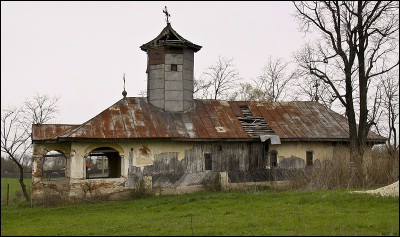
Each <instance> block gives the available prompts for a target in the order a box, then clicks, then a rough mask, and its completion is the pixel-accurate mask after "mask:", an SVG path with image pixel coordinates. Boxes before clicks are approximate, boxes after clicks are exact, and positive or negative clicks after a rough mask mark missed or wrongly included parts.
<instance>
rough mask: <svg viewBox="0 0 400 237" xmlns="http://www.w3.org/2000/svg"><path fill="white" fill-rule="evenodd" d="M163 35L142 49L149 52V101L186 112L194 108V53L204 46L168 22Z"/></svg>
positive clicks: (166, 109)
mask: <svg viewBox="0 0 400 237" xmlns="http://www.w3.org/2000/svg"><path fill="white" fill-rule="evenodd" d="M164 13H166V15H167V26H166V27H165V28H164V29H163V30H162V31H161V33H160V34H159V35H158V36H157V37H156V38H155V39H153V40H151V41H150V42H148V43H146V44H143V45H142V46H140V49H141V50H143V51H145V52H147V70H146V73H147V100H148V102H149V103H151V104H152V105H154V106H156V107H158V108H160V109H163V110H165V111H170V112H182V111H186V110H188V109H190V108H191V107H192V106H193V68H194V53H195V52H197V51H199V50H200V49H201V46H199V45H196V44H193V43H192V42H190V41H188V40H186V39H184V38H183V37H182V36H180V35H179V34H178V33H177V32H176V31H175V30H174V29H172V26H171V23H170V22H169V21H168V16H169V14H168V12H166V10H165V11H164Z"/></svg>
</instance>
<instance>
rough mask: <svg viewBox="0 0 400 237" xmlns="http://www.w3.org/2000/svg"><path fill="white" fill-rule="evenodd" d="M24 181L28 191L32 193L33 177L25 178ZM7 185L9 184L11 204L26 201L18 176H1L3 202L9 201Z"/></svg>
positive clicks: (3, 203)
mask: <svg viewBox="0 0 400 237" xmlns="http://www.w3.org/2000/svg"><path fill="white" fill-rule="evenodd" d="M24 183H25V185H26V189H27V190H28V193H29V194H30V193H31V189H32V179H28V178H24ZM7 186H9V200H8V202H9V204H15V203H19V202H21V201H24V200H25V198H24V195H23V194H22V190H21V185H20V184H19V181H18V179H17V178H1V204H2V205H6V202H7Z"/></svg>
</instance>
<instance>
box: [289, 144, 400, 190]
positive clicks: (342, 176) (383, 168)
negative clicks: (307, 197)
mask: <svg viewBox="0 0 400 237" xmlns="http://www.w3.org/2000/svg"><path fill="white" fill-rule="evenodd" d="M351 168H352V165H351V162H350V156H349V154H348V152H346V151H344V150H343V151H341V152H337V156H336V157H335V158H334V160H332V161H323V162H321V163H320V164H314V165H313V166H312V167H307V168H306V169H305V170H304V172H299V173H298V175H297V176H296V177H294V178H293V179H292V180H290V182H289V183H290V188H292V189H305V190H326V189H341V188H354V187H362V188H369V187H377V186H384V185H388V184H391V183H394V182H395V181H397V180H398V179H399V157H398V156H397V157H391V156H388V153H387V152H385V151H382V150H381V149H376V150H373V152H372V155H371V158H370V159H366V160H365V162H364V173H365V174H366V175H365V176H364V177H363V179H356V180H355V179H353V177H352V175H353V174H354V172H352V171H351ZM355 181H356V182H355Z"/></svg>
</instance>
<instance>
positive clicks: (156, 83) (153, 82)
mask: <svg viewBox="0 0 400 237" xmlns="http://www.w3.org/2000/svg"><path fill="white" fill-rule="evenodd" d="M148 82H149V90H154V89H164V88H165V84H164V79H149V81H148Z"/></svg>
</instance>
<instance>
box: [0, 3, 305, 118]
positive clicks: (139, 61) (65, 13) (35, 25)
mask: <svg viewBox="0 0 400 237" xmlns="http://www.w3.org/2000/svg"><path fill="white" fill-rule="evenodd" d="M164 6H167V8H168V11H169V12H170V14H171V18H170V22H171V25H172V27H173V28H174V29H175V30H176V31H177V32H178V33H179V34H180V35H181V36H182V37H184V38H185V39H187V40H189V41H191V42H193V43H195V44H198V45H201V46H202V49H201V50H200V51H198V52H197V53H195V61H194V75H195V77H199V76H200V75H201V74H202V73H203V72H204V71H205V69H206V68H207V67H208V66H210V65H212V64H214V62H215V61H216V60H217V58H218V55H221V56H224V57H228V58H233V59H234V61H233V62H234V64H235V65H236V68H237V69H238V71H239V73H240V76H241V78H243V80H249V81H250V80H252V79H255V78H256V77H257V76H258V75H260V74H261V72H262V68H263V66H264V64H265V62H266V61H267V59H268V56H269V55H271V56H273V57H282V58H284V59H286V60H291V59H292V54H293V53H294V52H295V51H297V50H299V49H300V48H301V46H302V45H303V44H304V43H306V41H307V39H306V38H305V37H304V34H303V33H301V32H300V31H299V30H298V26H299V25H298V23H297V22H296V20H295V19H294V17H293V16H292V14H293V13H294V7H293V5H292V3H291V2H270V1H268V2H258V1H257V2H250V1H245V2H227V1H224V2H168V1H159V2H137V1H135V2H125V1H121V2H118V1H109V2H79V1H77V2H47V1H46V2H5V1H2V2H1V107H2V108H5V107H8V106H10V105H15V106H19V105H22V103H23V101H24V100H25V99H26V98H32V97H33V96H35V95H36V94H37V93H39V94H40V95H45V94H46V95H49V96H61V98H60V100H59V102H58V108H59V110H60V112H59V113H58V114H57V118H56V119H55V120H54V121H53V122H54V123H66V124H81V123H84V122H86V121H87V120H89V119H91V118H92V117H94V116H96V115H97V114H99V113H100V112H102V111H103V110H104V109H106V108H108V107H109V106H111V105H113V104H114V103H116V102H117V101H118V100H120V99H121V98H122V94H121V93H122V90H123V80H122V77H123V73H125V74H126V91H127V92H128V97H129V96H139V93H140V91H143V90H145V89H146V79H147V78H146V73H145V71H146V64H147V62H146V60H147V55H146V53H145V52H144V51H142V50H140V48H139V47H140V46H141V45H142V44H144V43H147V42H149V41H150V40H152V39H154V38H155V37H156V36H157V35H158V34H159V33H160V32H161V30H162V29H163V28H164V27H165V26H166V21H165V15H164V14H163V12H162V10H163V9H164Z"/></svg>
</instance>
